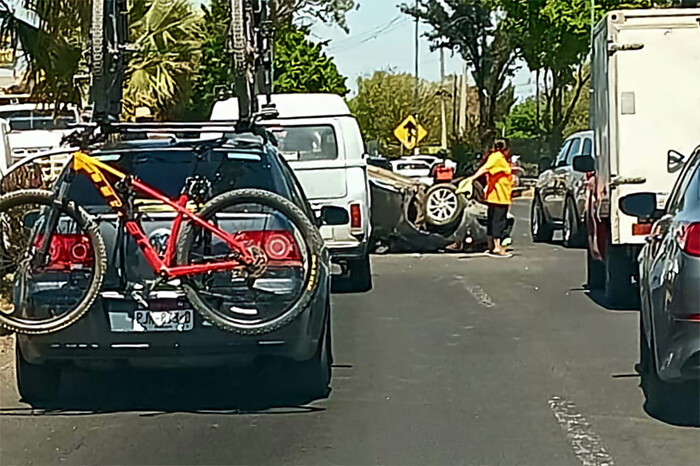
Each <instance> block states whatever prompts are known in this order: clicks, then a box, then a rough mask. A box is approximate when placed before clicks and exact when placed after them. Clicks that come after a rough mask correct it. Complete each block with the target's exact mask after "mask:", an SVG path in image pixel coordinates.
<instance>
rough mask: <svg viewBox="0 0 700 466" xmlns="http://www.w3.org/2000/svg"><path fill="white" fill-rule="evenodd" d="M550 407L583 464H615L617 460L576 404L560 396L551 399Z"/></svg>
mask: <svg viewBox="0 0 700 466" xmlns="http://www.w3.org/2000/svg"><path fill="white" fill-rule="evenodd" d="M549 407H550V408H551V409H552V412H553V413H554V417H555V418H556V419H557V422H558V423H559V425H560V426H561V428H562V429H563V430H564V432H565V433H566V437H567V439H568V440H569V443H570V444H571V448H572V449H573V450H574V455H576V457H577V458H578V459H579V461H581V464H582V465H583V466H613V465H614V464H615V462H614V461H613V458H612V456H611V455H610V453H608V451H607V449H606V447H605V445H604V444H603V440H602V439H601V438H600V436H599V435H598V434H596V433H595V432H594V431H593V429H591V424H590V423H589V422H588V420H587V419H586V418H585V417H583V415H582V414H581V413H579V412H578V409H577V408H576V405H575V404H574V403H573V402H571V401H567V400H565V399H563V398H562V397H560V396H555V397H552V399H551V400H549Z"/></svg>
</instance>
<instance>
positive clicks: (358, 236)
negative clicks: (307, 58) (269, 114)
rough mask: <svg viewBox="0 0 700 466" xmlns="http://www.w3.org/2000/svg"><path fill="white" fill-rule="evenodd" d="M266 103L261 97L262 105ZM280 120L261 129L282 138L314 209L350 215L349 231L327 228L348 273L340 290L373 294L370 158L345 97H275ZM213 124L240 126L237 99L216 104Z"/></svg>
mask: <svg viewBox="0 0 700 466" xmlns="http://www.w3.org/2000/svg"><path fill="white" fill-rule="evenodd" d="M264 102H265V100H264V97H262V96H261V97H260V103H261V105H262V104H263V103H264ZM272 102H273V103H274V104H275V105H276V107H277V111H278V112H279V117H278V118H277V119H276V120H273V121H263V122H262V123H261V124H264V125H265V126H267V128H268V129H269V130H270V131H271V132H272V133H273V134H274V135H275V136H276V138H277V141H278V146H279V150H280V153H281V154H282V156H283V157H284V158H285V159H286V160H287V161H288V162H289V165H290V166H291V168H292V169H293V170H294V173H295V175H296V176H297V178H298V179H299V182H300V183H301V185H302V188H303V189H304V192H305V193H306V196H307V197H308V199H309V202H310V203H311V205H312V206H313V208H314V209H319V210H320V209H321V207H323V206H326V205H332V206H339V207H343V208H345V209H347V211H348V213H349V217H350V222H349V223H348V224H347V225H340V226H332V227H331V226H324V227H322V228H321V234H322V235H323V238H324V240H325V241H326V244H327V245H328V248H329V250H330V251H331V257H332V259H333V262H334V263H336V264H338V265H340V267H341V269H342V273H341V274H340V276H338V277H334V289H335V290H338V291H348V292H364V291H369V290H370V289H371V288H372V274H371V268H370V260H369V240H370V234H371V222H370V197H369V180H368V178H367V157H366V155H365V146H364V142H363V140H362V134H361V133H360V127H359V126H358V124H357V120H356V119H355V117H353V116H352V114H351V113H350V109H349V108H348V106H347V104H346V103H345V101H344V100H343V98H342V97H340V96H337V95H332V94H273V95H272ZM211 119H212V120H237V119H238V102H237V100H236V99H235V98H231V99H228V100H222V101H220V102H217V103H215V104H214V108H213V109H212V114H211Z"/></svg>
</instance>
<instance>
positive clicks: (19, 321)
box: [0, 190, 107, 334]
mask: <svg viewBox="0 0 700 466" xmlns="http://www.w3.org/2000/svg"><path fill="white" fill-rule="evenodd" d="M25 204H32V205H45V206H47V207H51V208H54V209H58V210H59V211H60V212H61V214H62V215H65V216H66V217H69V218H70V220H71V221H72V222H75V224H76V225H77V226H78V228H80V231H81V232H83V234H85V235H86V236H87V237H88V240H89V243H90V246H91V247H92V253H93V257H94V262H93V263H94V267H93V271H92V273H91V275H90V278H89V282H88V283H87V285H86V286H85V289H86V291H85V292H84V294H83V295H82V296H81V298H80V300H79V301H78V303H77V304H75V305H74V308H73V309H70V310H68V311H65V312H63V313H62V314H61V315H60V316H55V317H51V318H46V319H25V318H22V317H15V316H11V315H10V314H9V313H3V312H0V326H2V327H4V328H6V329H7V330H11V331H13V332H17V333H23V334H46V333H53V332H56V331H59V330H62V329H64V328H66V327H68V326H70V325H72V324H73V323H75V322H76V321H77V320H78V319H80V318H81V317H82V316H83V315H84V314H85V313H86V312H87V311H88V310H89V309H90V307H91V306H92V304H93V302H94V301H95V299H96V298H97V295H98V293H99V291H100V289H101V287H102V281H103V279H104V275H105V272H106V270H107V252H106V249H105V245H104V241H103V240H102V236H101V235H100V232H99V228H98V227H97V225H96V224H95V222H93V221H92V220H91V219H90V217H89V216H88V214H87V213H86V212H85V211H84V210H83V209H81V208H79V207H76V206H75V205H74V203H72V202H69V203H61V202H60V201H58V200H57V199H56V198H55V197H54V195H53V193H51V192H49V191H42V190H23V191H15V192H12V193H9V194H6V195H4V196H2V197H0V214H1V213H3V212H6V211H8V210H9V209H12V208H16V207H18V206H22V205H25Z"/></svg>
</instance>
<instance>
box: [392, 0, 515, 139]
mask: <svg viewBox="0 0 700 466" xmlns="http://www.w3.org/2000/svg"><path fill="white" fill-rule="evenodd" d="M401 9H402V11H404V12H405V13H407V14H409V15H411V16H413V17H415V18H418V19H420V20H421V21H424V22H425V23H426V24H428V25H429V26H430V27H431V31H430V32H428V33H427V34H426V37H427V38H428V39H429V40H430V41H431V42H432V45H433V47H434V48H446V49H449V50H455V51H457V52H459V53H460V54H461V56H462V57H463V58H464V60H465V61H466V63H467V64H468V65H469V68H470V72H471V74H472V77H473V78H474V82H475V84H476V87H477V91H478V96H479V122H478V137H479V145H480V146H481V148H482V149H485V148H486V146H488V145H489V144H490V143H491V142H492V140H493V138H494V137H495V129H496V116H497V114H498V112H499V108H498V97H499V96H500V95H501V94H502V92H503V90H504V89H505V88H506V87H507V85H508V84H507V81H508V78H509V77H510V76H512V74H513V72H514V71H515V57H516V55H515V53H514V52H515V49H514V46H513V43H512V40H511V39H512V37H511V36H512V34H511V31H510V30H509V29H508V28H507V27H505V23H504V22H503V21H500V19H499V17H500V14H499V13H500V10H499V2H498V0H426V1H424V2H422V3H418V5H417V6H414V5H412V4H404V5H402V7H401ZM501 110H502V109H501Z"/></svg>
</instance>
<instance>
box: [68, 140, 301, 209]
mask: <svg viewBox="0 0 700 466" xmlns="http://www.w3.org/2000/svg"><path fill="white" fill-rule="evenodd" d="M96 157H97V158H99V159H101V160H102V161H104V162H105V163H109V164H110V165H112V166H114V167H115V168H118V169H120V170H122V171H124V172H125V173H129V174H131V175H133V176H136V177H137V178H139V179H140V180H141V181H143V182H144V183H146V184H148V185H149V186H151V187H153V188H155V189H156V190H158V191H160V192H162V193H163V194H165V195H166V196H168V197H170V198H173V199H174V198H176V197H177V196H178V195H179V194H180V192H181V191H182V188H183V186H184V185H185V181H186V179H187V178H188V177H191V176H193V175H195V174H198V175H201V176H204V177H206V178H207V179H209V180H210V181H212V195H213V196H217V195H219V194H221V193H223V192H226V191H230V190H233V189H241V188H256V189H264V190H266V191H271V192H274V193H277V194H280V195H281V196H283V197H285V198H287V199H289V198H290V195H289V188H288V187H287V185H286V183H285V181H284V178H283V175H282V174H281V173H280V172H279V167H277V166H276V165H274V164H270V163H268V162H266V161H265V160H264V158H262V157H261V156H260V155H259V154H245V153H242V152H239V151H231V150H226V149H214V150H210V151H209V152H208V153H206V154H205V157H204V159H203V160H200V161H198V162H197V161H196V156H195V154H194V153H193V152H192V151H191V150H183V149H159V150H149V151H125V152H122V153H120V152H118V151H115V152H106V153H104V154H97V155H96ZM69 197H70V198H71V199H73V200H75V201H76V202H77V203H78V204H80V205H83V206H105V207H106V204H105V201H104V198H103V197H102V196H101V195H100V194H99V192H98V191H97V189H96V188H95V186H94V185H93V184H92V183H91V182H90V181H89V180H88V179H87V178H86V177H85V176H82V175H81V176H78V177H77V178H76V179H75V180H74V181H73V184H72V185H71V191H70V194H69Z"/></svg>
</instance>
